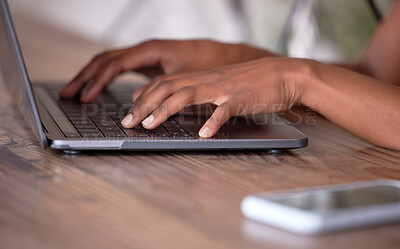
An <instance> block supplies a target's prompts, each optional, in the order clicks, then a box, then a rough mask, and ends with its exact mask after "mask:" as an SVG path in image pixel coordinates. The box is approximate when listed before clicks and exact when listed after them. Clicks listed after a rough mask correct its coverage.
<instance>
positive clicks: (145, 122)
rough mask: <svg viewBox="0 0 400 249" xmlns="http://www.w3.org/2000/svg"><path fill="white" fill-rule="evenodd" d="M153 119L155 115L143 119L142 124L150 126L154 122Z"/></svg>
mask: <svg viewBox="0 0 400 249" xmlns="http://www.w3.org/2000/svg"><path fill="white" fill-rule="evenodd" d="M153 120H154V116H153V115H150V116H148V117H147V118H146V119H145V120H143V121H142V124H143V125H144V126H146V127H148V126H149V125H150V124H151V122H153Z"/></svg>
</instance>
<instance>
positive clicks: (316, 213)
mask: <svg viewBox="0 0 400 249" xmlns="http://www.w3.org/2000/svg"><path fill="white" fill-rule="evenodd" d="M241 210H242V213H243V214H244V216H246V217H247V218H249V219H252V220H256V221H259V222H262V223H266V224H269V225H272V226H275V227H279V228H282V229H285V230H289V231H292V232H295V233H299V234H309V235H311V234H319V233H327V232H333V231H339V230H344V229H351V228H357V227H364V226H370V225H376V224H383V223H389V222H395V221H400V181H396V180H385V179H382V180H374V181H364V182H356V183H350V184H341V185H332V186H324V187H320V188H311V189H296V190H291V191H280V192H270V193H261V194H255V195H249V196H247V197H245V198H244V199H243V201H242V203H241Z"/></svg>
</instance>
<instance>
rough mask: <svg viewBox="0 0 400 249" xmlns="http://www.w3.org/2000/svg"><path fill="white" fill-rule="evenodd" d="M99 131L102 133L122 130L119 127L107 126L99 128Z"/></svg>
mask: <svg viewBox="0 0 400 249" xmlns="http://www.w3.org/2000/svg"><path fill="white" fill-rule="evenodd" d="M99 129H100V130H101V131H119V130H120V129H119V128H118V127H117V126H111V127H107V126H105V127H101V126H99Z"/></svg>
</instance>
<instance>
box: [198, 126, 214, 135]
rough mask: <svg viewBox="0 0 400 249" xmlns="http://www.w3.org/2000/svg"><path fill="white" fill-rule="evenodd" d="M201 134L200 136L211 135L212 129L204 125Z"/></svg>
mask: <svg viewBox="0 0 400 249" xmlns="http://www.w3.org/2000/svg"><path fill="white" fill-rule="evenodd" d="M199 136H200V137H210V136H211V130H210V128H208V127H204V128H203V129H201V130H200V131H199Z"/></svg>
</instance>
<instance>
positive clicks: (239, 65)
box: [60, 1, 400, 149]
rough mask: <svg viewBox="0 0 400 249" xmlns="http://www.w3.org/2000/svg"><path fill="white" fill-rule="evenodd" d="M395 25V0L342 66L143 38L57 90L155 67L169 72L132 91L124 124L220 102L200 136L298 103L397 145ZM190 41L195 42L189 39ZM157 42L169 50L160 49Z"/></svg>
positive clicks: (99, 85) (155, 120)
mask: <svg viewBox="0 0 400 249" xmlns="http://www.w3.org/2000/svg"><path fill="white" fill-rule="evenodd" d="M399 24H400V1H397V2H396V4H395V6H394V7H393V9H392V11H391V13H390V15H389V16H388V17H387V18H386V19H385V20H384V21H383V22H382V23H381V24H380V25H379V27H378V28H377V30H376V32H375V33H374V35H373V37H372V39H371V41H370V44H369V46H368V47H367V49H366V50H365V52H364V54H363V55H362V57H361V59H360V61H359V62H358V63H357V64H355V65H350V66H349V65H347V66H343V67H342V68H341V67H337V66H332V65H327V64H323V63H319V62H317V61H313V60H304V59H294V58H279V57H274V56H273V55H272V54H270V53H269V52H266V51H263V50H259V49H255V48H251V47H248V46H246V45H231V44H222V43H215V42H210V41H190V42H187V43H185V42H183V43H182V42H176V41H165V43H164V42H160V41H157V42H155V43H153V44H152V43H150V45H148V44H147V45H143V44H142V45H139V46H138V47H133V48H131V49H128V50H118V51H114V52H115V54H113V53H114V52H110V53H111V54H113V55H115V56H119V57H114V56H111V55H110V54H107V55H103V56H100V57H97V59H95V60H94V61H92V62H91V63H89V65H88V66H87V67H86V68H85V69H84V70H83V71H82V72H81V73H80V74H79V75H78V77H77V78H76V79H75V80H73V81H72V82H71V83H70V84H69V85H68V86H66V88H65V89H64V90H63V91H62V92H61V93H60V95H61V96H62V97H72V96H74V95H75V94H77V93H78V92H79V90H81V89H82V87H83V86H84V85H86V84H87V83H89V82H90V81H91V80H93V83H92V85H91V87H90V89H89V91H88V92H87V93H85V94H84V95H83V96H82V101H83V102H89V101H91V100H93V99H94V98H95V97H96V96H97V95H98V94H99V93H100V91H101V90H102V89H103V88H104V86H105V85H107V84H108V83H109V82H110V81H111V80H112V78H113V77H115V76H116V75H117V74H118V73H121V72H124V71H128V70H138V69H140V68H143V67H153V66H160V67H161V68H162V69H163V70H164V72H165V73H166V75H164V76H159V77H156V78H155V79H154V80H153V81H152V82H151V83H150V84H149V85H147V86H144V87H142V88H140V89H138V90H137V91H136V92H135V93H134V94H133V96H132V98H133V100H134V102H135V105H134V106H133V108H132V109H131V110H130V112H129V113H128V115H127V116H126V117H125V118H124V119H123V121H122V124H123V126H125V127H128V128H130V127H134V126H135V125H137V124H139V123H140V122H142V124H143V125H144V126H145V127H146V128H148V129H153V128H155V127H156V126H157V125H159V124H160V123H162V122H163V121H164V120H166V119H167V118H168V117H169V116H171V115H173V114H175V113H177V112H178V111H180V110H182V109H183V108H184V107H187V106H190V105H196V104H205V103H212V104H215V105H216V106H217V108H216V109H215V111H214V113H213V115H212V116H211V117H210V118H209V120H208V121H207V122H206V123H205V124H204V126H203V127H202V128H201V130H200V131H199V135H200V136H202V137H211V136H213V135H214V134H215V133H216V132H217V131H218V129H219V128H220V127H221V126H222V125H223V124H224V123H225V122H226V121H227V120H228V119H229V118H230V117H232V116H235V115H246V114H256V113H270V112H278V111H284V110H287V109H289V108H291V106H293V105H294V104H302V105H305V106H308V107H311V108H314V109H315V110H316V111H318V112H319V113H321V114H322V115H324V116H325V117H327V118H328V119H330V120H332V121H333V122H335V123H337V124H338V125H340V126H341V127H343V128H345V129H346V130H348V131H350V132H352V133H353V134H355V135H357V136H359V137H361V138H363V139H365V140H367V141H370V142H371V143H374V144H376V145H380V146H383V147H387V148H394V149H400V115H399V113H398V110H399V109H400V87H399V86H398V85H400V70H399V69H400V68H399V65H400V29H399V28H398V25H399ZM191 42H198V43H197V45H196V46H193V44H191ZM162 43H164V45H165V44H168V46H170V48H173V49H168V50H164V49H165V48H164V49H160V48H157V46H160V44H162ZM189 44H191V45H189ZM210 44H211V45H210ZM153 46H155V47H154V48H155V50H153V49H152V47H153ZM161 46H162V45H161ZM146 47H147V48H146ZM195 47H196V49H195ZM214 49H215V50H214ZM121 51H122V52H121ZM132 51H133V52H132ZM138 51H140V52H138ZM146 51H147V52H146ZM218 51H223V52H218ZM98 58H100V59H98ZM115 58H118V59H115ZM193 58H195V59H193ZM115 61H117V62H115ZM110 63H111V65H110Z"/></svg>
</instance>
